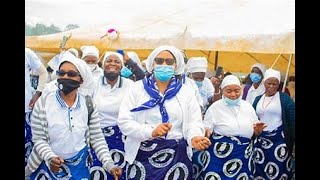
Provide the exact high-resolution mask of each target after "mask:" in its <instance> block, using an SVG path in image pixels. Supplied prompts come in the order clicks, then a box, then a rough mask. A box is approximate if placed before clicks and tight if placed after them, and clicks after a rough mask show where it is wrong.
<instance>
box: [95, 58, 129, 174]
mask: <svg viewBox="0 0 320 180" xmlns="http://www.w3.org/2000/svg"><path fill="white" fill-rule="evenodd" d="M122 68H123V57H122V55H121V54H119V53H117V52H106V53H105V55H104V58H103V61H102V69H103V71H104V73H103V74H104V75H102V76H100V77H99V79H98V81H97V86H96V88H95V92H94V95H93V100H94V102H95V104H96V105H97V109H98V112H99V117H100V119H101V120H100V128H101V130H102V132H103V134H104V138H105V141H106V142H107V145H108V147H109V150H110V152H111V158H112V159H113V161H114V162H115V163H116V164H117V165H118V166H119V167H121V168H124V167H125V165H126V162H125V160H124V153H125V152H124V143H123V140H124V136H123V135H122V133H121V131H120V130H119V127H118V124H117V119H118V114H119V109H120V104H121V102H122V100H123V99H124V96H125V95H126V94H127V93H128V90H129V88H130V86H131V85H132V83H133V81H132V80H130V79H128V78H124V77H121V75H120V70H121V69H122ZM91 152H92V154H93V165H92V167H91V177H93V178H97V177H98V176H99V177H100V178H102V179H112V176H111V175H110V174H109V173H108V172H107V171H105V170H104V169H103V168H102V163H101V161H99V159H98V158H97V156H96V154H95V152H94V151H93V150H92V151H91ZM120 179H126V178H125V171H124V169H123V173H122V176H121V177H120Z"/></svg>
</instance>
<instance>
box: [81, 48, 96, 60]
mask: <svg viewBox="0 0 320 180" xmlns="http://www.w3.org/2000/svg"><path fill="white" fill-rule="evenodd" d="M80 49H81V52H82V57H81V59H83V58H84V57H86V56H88V55H91V56H95V57H96V58H97V59H99V50H98V48H96V47H95V46H81V48H80Z"/></svg>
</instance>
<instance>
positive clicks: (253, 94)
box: [246, 81, 266, 104]
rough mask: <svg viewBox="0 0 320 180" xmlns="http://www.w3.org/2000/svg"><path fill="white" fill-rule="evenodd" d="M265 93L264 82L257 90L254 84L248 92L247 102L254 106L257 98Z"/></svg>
mask: <svg viewBox="0 0 320 180" xmlns="http://www.w3.org/2000/svg"><path fill="white" fill-rule="evenodd" d="M265 91H266V88H265V87H264V82H263V81H262V82H261V83H260V84H259V86H258V88H257V89H255V88H254V86H253V84H252V85H251V87H250V88H249V90H248V94H247V97H246V101H248V102H249V103H250V104H253V101H254V99H255V98H256V97H257V96H260V95H261V94H263V93H264V92H265Z"/></svg>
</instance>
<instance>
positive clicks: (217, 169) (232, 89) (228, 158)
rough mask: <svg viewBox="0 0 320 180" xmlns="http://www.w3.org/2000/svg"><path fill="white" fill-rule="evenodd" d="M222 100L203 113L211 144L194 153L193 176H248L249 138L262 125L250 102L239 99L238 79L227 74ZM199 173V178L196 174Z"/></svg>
mask: <svg viewBox="0 0 320 180" xmlns="http://www.w3.org/2000/svg"><path fill="white" fill-rule="evenodd" d="M221 90H222V99H220V100H218V101H216V102H214V103H213V104H212V105H211V106H210V107H209V108H208V110H207V112H206V114H205V116H204V121H203V122H204V124H205V127H206V136H207V137H209V138H210V141H211V143H212V145H211V146H210V147H209V148H208V149H206V150H204V151H202V152H200V153H199V154H198V155H195V156H194V159H193V160H194V161H193V162H194V166H195V169H196V170H198V171H195V174H194V177H195V178H200V177H201V178H202V179H211V178H214V179H242V178H244V179H249V177H250V176H251V173H250V172H251V171H250V170H251V169H250V168H252V166H251V165H252V163H250V162H252V160H251V159H252V145H253V143H252V140H251V138H252V137H253V136H254V134H255V135H258V134H260V133H261V131H262V129H263V128H264V127H265V126H264V124H263V123H261V122H259V120H258V117H257V115H256V113H255V111H254V109H253V107H252V106H251V104H250V103H248V102H246V101H244V100H242V99H241V85H240V80H239V78H238V77H236V76H235V75H228V76H226V77H225V78H224V79H223V81H222V83H221ZM199 176H200V177H199Z"/></svg>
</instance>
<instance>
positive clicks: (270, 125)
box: [256, 92, 282, 131]
mask: <svg viewBox="0 0 320 180" xmlns="http://www.w3.org/2000/svg"><path fill="white" fill-rule="evenodd" d="M256 112H257V114H258V117H259V119H260V121H262V122H264V123H266V125H267V127H266V128H264V129H263V130H264V131H272V130H275V129H276V128H277V127H279V126H281V125H282V112H281V103H280V94H279V92H277V93H276V94H275V95H273V96H271V97H266V96H265V94H264V95H262V97H261V99H260V100H259V102H258V104H257V107H256Z"/></svg>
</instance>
